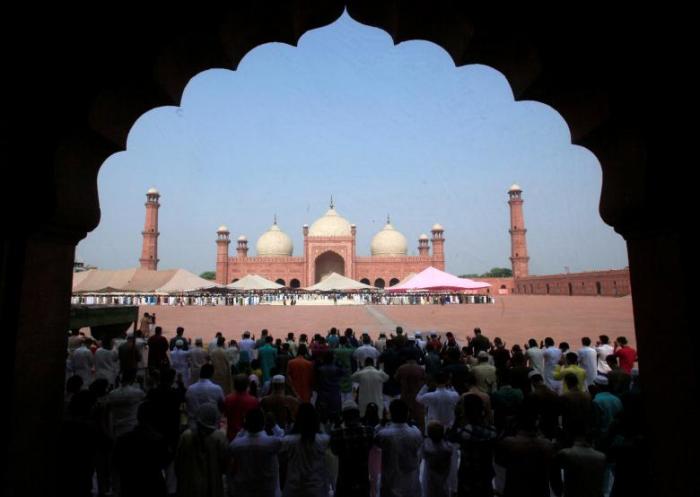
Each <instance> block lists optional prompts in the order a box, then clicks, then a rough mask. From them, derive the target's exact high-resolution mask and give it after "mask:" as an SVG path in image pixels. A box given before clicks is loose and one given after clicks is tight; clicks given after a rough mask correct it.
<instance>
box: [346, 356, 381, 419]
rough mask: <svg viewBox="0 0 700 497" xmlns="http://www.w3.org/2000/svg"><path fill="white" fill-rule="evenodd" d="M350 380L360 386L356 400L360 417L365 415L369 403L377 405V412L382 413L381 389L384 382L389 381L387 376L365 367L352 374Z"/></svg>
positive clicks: (375, 369)
mask: <svg viewBox="0 0 700 497" xmlns="http://www.w3.org/2000/svg"><path fill="white" fill-rule="evenodd" d="M350 378H351V379H352V381H354V382H356V383H359V384H360V395H359V398H358V401H359V407H360V416H364V415H365V409H366V408H367V404H369V403H370V402H374V403H375V404H377V407H378V408H379V412H382V408H383V406H384V395H383V392H382V387H383V385H384V382H385V381H388V380H389V375H388V374H386V373H385V372H384V371H379V370H378V369H377V368H375V367H373V366H367V367H366V368H364V369H362V370H360V371H356V372H355V373H353V375H352V376H351V377H350Z"/></svg>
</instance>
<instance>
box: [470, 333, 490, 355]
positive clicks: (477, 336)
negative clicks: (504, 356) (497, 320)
mask: <svg viewBox="0 0 700 497" xmlns="http://www.w3.org/2000/svg"><path fill="white" fill-rule="evenodd" d="M467 340H468V342H469V345H468V346H467V348H468V349H469V353H470V354H471V355H473V356H477V355H478V354H479V352H481V351H484V352H488V351H489V349H490V348H491V342H490V341H489V339H488V338H486V337H485V336H484V335H482V334H481V328H474V338H467Z"/></svg>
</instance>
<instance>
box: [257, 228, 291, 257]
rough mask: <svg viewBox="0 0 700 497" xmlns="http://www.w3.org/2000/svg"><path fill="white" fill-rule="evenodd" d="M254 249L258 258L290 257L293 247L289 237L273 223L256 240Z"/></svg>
mask: <svg viewBox="0 0 700 497" xmlns="http://www.w3.org/2000/svg"><path fill="white" fill-rule="evenodd" d="M255 248H256V249H257V252H258V255H259V256H289V255H292V251H293V250H294V245H293V244H292V239H291V238H289V235H287V234H286V233H285V232H284V231H282V230H281V229H280V228H279V226H277V221H275V223H274V224H273V225H272V226H270V229H269V230H267V231H266V232H265V233H263V234H262V236H260V238H258V243H257V244H256V245H255Z"/></svg>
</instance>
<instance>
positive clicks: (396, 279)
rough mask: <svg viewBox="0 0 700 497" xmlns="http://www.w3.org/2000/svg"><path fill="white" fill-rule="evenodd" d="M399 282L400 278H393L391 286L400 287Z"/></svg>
mask: <svg viewBox="0 0 700 497" xmlns="http://www.w3.org/2000/svg"><path fill="white" fill-rule="evenodd" d="M399 281H400V280H399V279H398V278H391V280H390V281H389V286H394V285H398V283H399Z"/></svg>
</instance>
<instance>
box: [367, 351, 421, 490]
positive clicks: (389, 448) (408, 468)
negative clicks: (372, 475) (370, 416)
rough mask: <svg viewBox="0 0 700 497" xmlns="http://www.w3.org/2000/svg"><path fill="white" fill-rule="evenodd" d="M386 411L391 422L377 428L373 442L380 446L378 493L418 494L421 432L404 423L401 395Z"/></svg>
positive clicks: (405, 419)
mask: <svg viewBox="0 0 700 497" xmlns="http://www.w3.org/2000/svg"><path fill="white" fill-rule="evenodd" d="M368 360H369V359H368ZM365 369H367V368H365ZM358 373H361V371H358ZM358 373H355V374H358ZM389 411H390V413H391V423H389V424H388V425H387V426H384V427H382V428H379V429H378V430H377V433H376V435H375V444H376V445H377V446H378V447H379V448H380V449H382V491H381V495H382V497H413V496H415V495H417V494H420V488H421V486H420V480H419V468H420V461H421V448H422V447H423V435H422V434H421V432H420V430H419V429H418V428H416V427H415V426H409V425H408V424H407V421H408V406H407V405H406V404H405V403H404V402H402V401H401V400H400V399H395V400H392V401H391V404H390V405H389Z"/></svg>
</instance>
